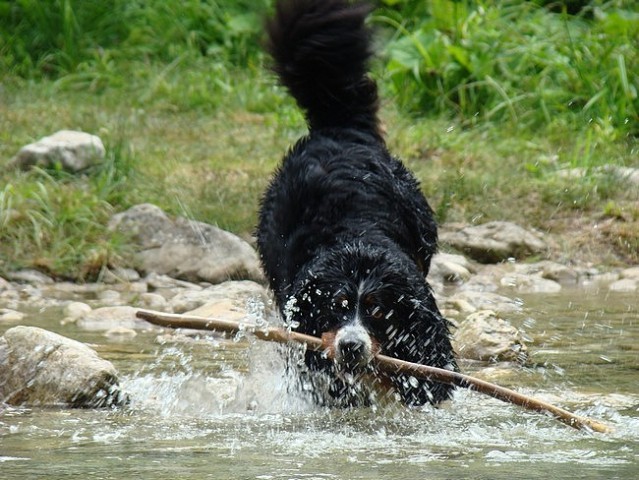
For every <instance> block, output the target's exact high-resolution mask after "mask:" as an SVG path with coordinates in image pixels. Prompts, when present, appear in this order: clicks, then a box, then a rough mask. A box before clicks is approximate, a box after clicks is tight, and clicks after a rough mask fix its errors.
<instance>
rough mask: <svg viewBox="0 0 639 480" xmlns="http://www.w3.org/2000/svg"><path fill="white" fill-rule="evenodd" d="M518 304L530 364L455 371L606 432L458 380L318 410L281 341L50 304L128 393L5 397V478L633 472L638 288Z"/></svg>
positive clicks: (638, 414)
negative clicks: (101, 316)
mask: <svg viewBox="0 0 639 480" xmlns="http://www.w3.org/2000/svg"><path fill="white" fill-rule="evenodd" d="M522 300H523V302H524V305H525V309H524V311H523V313H522V314H518V315H516V316H513V317H511V318H510V320H511V321H512V322H513V323H514V324H515V325H516V326H518V327H519V328H521V329H522V330H524V332H525V334H526V335H527V336H528V337H530V338H531V339H533V340H534V344H533V345H531V348H530V350H531V353H532V355H531V365H530V366H527V367H525V368H522V367H512V366H511V367H508V368H502V367H500V366H492V367H491V368H488V369H486V367H487V365H483V364H463V368H464V370H465V371H466V372H467V373H477V374H480V375H483V376H488V377H489V378H490V379H491V380H492V381H495V382H496V383H499V384H502V385H504V386H507V387H510V388H514V389H516V390H519V391H522V392H523V393H526V394H529V395H533V396H536V397H539V398H541V399H544V400H546V401H550V402H551V403H555V404H558V405H560V406H562V407H564V408H567V409H569V410H572V411H574V412H576V413H578V414H580V415H584V416H590V417H593V418H596V419H599V420H602V421H604V422H606V423H608V424H609V425H611V426H613V427H614V429H615V430H614V432H613V433H611V434H592V433H588V432H583V431H577V430H574V429H571V428H569V427H566V426H565V425H563V424H561V423H559V422H557V421H556V420H554V419H552V418H549V417H547V416H544V415H540V414H538V413H531V412H526V411H523V410H522V409H520V408H519V407H515V406H511V405H507V404H505V403H502V402H500V401H497V400H494V399H491V398H488V397H485V396H482V395H480V394H477V393H472V392H468V391H459V392H458V393H457V395H456V396H455V398H454V399H453V400H452V401H451V402H450V403H449V404H447V405H445V406H443V407H442V408H439V409H433V408H425V409H415V410H407V409H404V408H402V407H399V406H396V405H394V406H393V405H389V406H384V407H381V406H380V407H377V408H361V409H351V410H325V409H318V408H316V407H313V406H312V405H309V404H308V403H306V402H305V401H304V399H302V398H298V397H297V396H296V395H294V394H293V393H291V392H289V391H287V381H286V378H285V377H286V375H285V373H284V372H285V369H284V366H283V363H282V362H281V360H280V358H279V356H278V354H277V349H278V348H280V347H275V346H272V345H270V344H265V343H255V342H251V341H248V340H242V341H239V342H234V341H232V340H224V339H221V338H219V337H215V336H203V337H202V338H201V339H199V340H198V341H196V342H193V341H189V342H175V341H171V340H167V338H166V337H162V338H158V334H157V332H156V333H151V332H147V333H141V334H139V335H138V336H136V337H135V338H126V337H125V338H119V339H110V338H107V337H104V336H102V335H101V334H96V333H94V332H93V333H88V332H82V331H79V330H77V329H75V327H73V325H65V326H61V325H60V323H59V318H60V316H59V311H56V310H55V309H54V310H53V311H50V312H44V314H42V313H38V319H39V320H38V321H37V324H38V325H39V326H43V327H45V328H49V329H51V330H54V331H57V332H59V333H61V334H64V335H67V336H70V337H73V338H77V339H80V340H83V341H86V342H90V343H91V344H92V345H94V346H95V348H96V349H97V350H98V351H99V352H100V354H101V356H103V357H105V358H107V359H109V360H111V361H112V362H113V363H114V364H115V365H116V367H118V369H119V370H120V372H121V374H122V377H123V381H122V383H123V385H124V387H125V389H126V390H127V391H128V392H129V393H130V395H131V398H132V402H131V405H130V406H129V407H127V408H122V409H118V410H69V409H42V408H24V407H9V408H5V409H4V410H3V411H2V412H1V413H0V478H3V479H14V478H20V479H23V478H30V479H38V478H47V479H58V478H64V479H74V478H78V479H86V478H93V479H123V478H153V479H158V480H159V479H176V478H184V479H202V478H214V479H344V480H347V479H348V480H350V479H373V478H375V479H379V478H389V479H390V478H392V479H416V478H428V479H439V478H441V479H444V478H468V479H495V478H513V477H519V478H527V479H537V478H539V479H544V480H546V479H548V478H553V479H555V478H593V479H595V478H605V479H613V478H620V479H634V478H639V372H638V370H639V366H638V365H639V302H638V301H637V299H636V295H633V294H608V293H603V292H601V293H600V292H584V291H581V290H575V291H565V292H562V293H560V294H556V295H548V294H545V295H528V296H525V297H522ZM29 320H30V321H23V322H22V323H24V324H35V316H34V317H33V318H32V319H29ZM10 326H11V325H1V326H0V331H1V330H4V329H6V328H9V327H10Z"/></svg>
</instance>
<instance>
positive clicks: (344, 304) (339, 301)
mask: <svg viewBox="0 0 639 480" xmlns="http://www.w3.org/2000/svg"><path fill="white" fill-rule="evenodd" d="M334 305H335V306H336V307H337V308H341V309H342V310H347V309H348V298H346V295H340V296H338V297H337V298H335V300H334Z"/></svg>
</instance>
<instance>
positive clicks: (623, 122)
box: [0, 0, 639, 280]
mask: <svg viewBox="0 0 639 480" xmlns="http://www.w3.org/2000/svg"><path fill="white" fill-rule="evenodd" d="M245 3H246V2H244V3H242V2H230V1H222V0H220V1H207V2H202V1H195V0H193V1H187V2H177V0H167V1H166V2H161V4H160V3H157V4H156V3H155V2H125V1H115V2H112V6H111V7H110V8H111V10H110V15H106V16H105V15H102V14H100V12H102V10H101V9H102V8H103V7H102V5H103V2H97V1H83V2H81V1H79V0H77V1H73V0H55V1H52V2H33V1H28V0H21V1H19V2H7V1H1V0H0V66H2V67H3V68H2V69H1V71H2V72H4V73H2V74H0V165H3V164H5V163H6V162H7V161H8V160H9V159H10V158H11V157H12V156H13V155H14V154H15V153H16V152H17V151H18V149H19V148H20V147H21V146H22V145H24V144H26V143H29V142H31V141H34V140H35V139H38V138H40V137H42V136H45V135H49V134H51V133H53V132H54V131H57V130H60V129H62V128H74V129H80V130H84V131H88V132H91V133H95V134H97V135H99V136H100V137H101V138H102V139H103V141H104V142H105V144H106V147H107V159H106V162H105V164H104V165H103V166H102V167H100V168H97V169H94V170H92V171H88V172H85V173H83V174H82V175H75V176H71V175H68V174H65V173H64V172H59V171H43V170H34V171H29V172H16V171H7V170H6V169H0V275H1V274H3V273H6V272H8V271H11V270H14V269H18V268H25V267H34V268H38V269H40V270H43V271H46V272H48V273H50V274H51V275H54V276H57V277H63V278H71V279H76V280H90V279H94V278H96V276H97V275H98V274H99V271H100V269H101V268H102V267H103V266H105V265H117V264H118V263H121V261H122V258H124V257H126V256H127V255H129V253H130V252H129V247H128V244H127V242H126V239H125V238H122V237H118V236H116V235H114V234H113V233H112V232H110V231H108V229H107V228H106V225H107V223H108V219H109V217H110V216H111V215H112V214H113V213H114V212H118V211H122V210H125V209H126V208H129V207H130V206H132V205H135V204H137V203H142V202H151V203H155V204H157V205H159V206H160V207H162V208H164V209H165V210H167V211H168V212H170V213H171V214H174V215H183V216H188V217H192V218H196V219H198V220H202V221H206V222H210V223H212V224H217V225H219V226H220V227H222V228H225V229H228V230H231V231H233V232H236V233H238V234H250V233H251V232H252V230H253V227H254V224H255V221H256V212H257V208H258V202H259V197H260V194H261V192H262V191H263V189H264V188H265V186H266V184H267V182H268V178H269V176H270V174H271V172H272V171H273V169H274V168H275V167H276V165H277V163H278V162H279V159H280V158H281V156H282V154H283V152H284V151H285V150H286V148H287V147H288V146H289V145H290V144H291V143H292V142H294V141H295V139H296V138H298V136H299V135H301V134H303V133H304V131H305V129H304V121H303V118H302V116H301V114H300V112H299V111H298V110H297V109H296V107H295V106H294V105H293V102H292V101H291V99H290V98H288V97H287V95H286V93H285V92H284V91H283V90H282V89H281V88H279V87H277V86H276V85H275V83H274V80H273V78H272V77H271V76H270V75H269V74H268V73H267V72H266V68H265V63H266V60H265V58H264V57H263V54H262V52H261V50H260V48H259V37H260V21H259V15H261V14H262V12H264V11H266V10H267V9H268V4H269V3H270V2H268V1H266V0H263V1H261V2H249V3H250V5H252V9H250V10H247V9H246V8H245V7H246V5H248V3H246V4H245ZM382 3H383V5H382V7H383V8H381V9H379V10H378V12H377V13H376V17H375V18H374V19H373V24H374V25H376V26H377V28H378V29H379V30H380V35H381V37H382V40H380V44H381V50H382V52H381V58H380V59H379V60H378V61H377V62H376V63H375V64H374V73H375V76H376V77H377V78H378V79H379V80H380V87H381V89H382V92H383V96H384V98H385V104H384V105H383V110H382V116H383V120H384V123H385V125H386V127H387V129H388V141H389V144H390V147H391V149H392V150H393V151H394V152H395V153H396V154H398V155H399V156H401V157H402V158H403V159H404V160H405V161H406V163H407V164H408V165H409V166H410V167H411V168H412V169H413V170H414V171H415V172H416V174H417V176H418V177H419V178H420V180H421V181H422V185H423V189H424V191H425V193H426V194H427V196H428V198H429V201H430V203H431V204H432V206H433V207H434V209H435V210H436V213H437V216H438V219H439V221H440V222H444V223H452V222H483V221H488V220H492V219H505V220H512V221H515V222H517V223H520V224H523V225H526V226H532V227H536V228H539V229H541V230H544V231H548V232H550V233H553V234H556V235H559V236H561V237H562V238H564V239H566V240H565V241H566V242H567V243H568V244H569V247H568V250H567V254H566V256H567V257H570V256H579V255H580V253H581V252H580V250H582V246H583V244H584V242H586V243H588V245H589V247H592V251H593V252H594V258H595V260H597V259H599V260H600V261H606V262H612V263H614V262H621V263H624V262H627V263H637V262H639V194H638V193H637V189H636V188H635V189H631V188H627V186H626V185H624V184H623V183H620V181H619V179H618V178H616V177H614V176H612V175H611V174H607V173H605V172H604V173H601V172H600V171H599V170H597V167H599V166H601V165H606V164H613V165H619V166H634V167H638V166H639V164H638V162H637V158H638V152H639V145H638V141H637V137H638V135H639V130H638V125H639V118H638V117H637V110H638V104H637V88H639V79H638V74H639V60H638V59H639V45H638V40H637V38H639V35H637V32H639V13H638V10H637V7H636V6H634V4H633V3H631V2H623V1H615V2H606V3H601V2H591V3H590V4H588V3H587V2H582V3H586V7H585V8H582V9H581V10H580V11H579V12H577V14H574V15H573V14H569V13H567V10H564V11H562V9H561V8H560V9H559V11H558V12H555V11H551V10H550V9H548V8H542V7H539V6H538V5H537V4H535V2H514V1H512V2H489V1H483V2H464V1H457V2H452V1H439V0H433V1H431V2H418V1H412V0H411V1H408V0H393V1H391V0H386V1H384V2H382ZM553 5H554V4H553ZM46 8H49V9H50V10H48V11H47V10H46ZM247 11H249V12H251V13H248V14H247V13H246V12H247ZM178 12H179V15H178ZM59 25H61V27H59ZM34 32H36V33H37V34H34ZM52 46H53V47H52ZM575 167H580V168H584V169H585V171H586V172H588V174H587V175H585V176H583V177H580V178H578V179H574V178H573V179H571V178H566V177H562V176H561V175H558V174H557V172H558V171H559V170H562V169H567V168H575ZM598 172H599V173H598ZM595 227H596V228H595ZM580 235H581V236H582V237H583V238H582V239H580V240H579V241H576V237H579V236H580ZM573 237H574V238H573ZM584 239H585V240H584ZM573 240H575V241H573Z"/></svg>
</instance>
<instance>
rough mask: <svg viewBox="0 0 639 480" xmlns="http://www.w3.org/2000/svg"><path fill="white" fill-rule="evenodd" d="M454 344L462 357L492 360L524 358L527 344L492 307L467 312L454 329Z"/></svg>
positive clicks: (521, 359) (518, 359)
mask: <svg viewBox="0 0 639 480" xmlns="http://www.w3.org/2000/svg"><path fill="white" fill-rule="evenodd" d="M453 343H454V346H455V350H456V352H457V354H458V355H459V356H460V357H461V358H467V359H473V360H484V361H493V362H494V361H518V362H522V361H525V359H526V352H527V347H526V345H525V344H524V343H523V340H522V337H521V334H520V333H519V331H518V330H517V329H516V328H515V327H513V326H512V325H511V324H510V323H508V322H507V321H505V320H503V319H501V318H499V317H497V315H496V314H495V312H493V311H491V310H481V311H478V312H475V313H472V314H470V315H469V316H468V317H467V318H466V320H464V321H462V322H461V323H460V325H459V327H458V328H457V330H455V333H454V335H453Z"/></svg>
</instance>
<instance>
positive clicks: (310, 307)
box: [285, 244, 448, 373]
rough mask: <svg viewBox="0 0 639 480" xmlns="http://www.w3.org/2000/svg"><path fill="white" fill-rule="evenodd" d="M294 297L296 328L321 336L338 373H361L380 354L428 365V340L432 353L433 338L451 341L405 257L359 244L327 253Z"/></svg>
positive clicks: (309, 271)
mask: <svg viewBox="0 0 639 480" xmlns="http://www.w3.org/2000/svg"><path fill="white" fill-rule="evenodd" d="M292 291H293V293H292V295H291V296H290V302H289V305H288V309H286V308H285V311H287V313H288V317H289V320H291V321H292V324H293V328H294V329H295V330H297V331H300V332H303V333H307V334H309V335H314V336H323V338H324V341H325V345H327V347H328V350H329V352H330V354H331V355H330V356H331V357H332V358H333V359H334V362H335V365H336V367H337V370H338V371H341V372H346V373H357V372H358V371H361V370H363V369H366V368H367V367H368V366H369V364H370V362H371V360H372V359H373V357H374V355H375V354H376V353H378V352H380V351H381V352H382V353H385V354H388V355H392V356H396V357H399V358H403V359H405V360H410V361H415V362H426V361H429V359H430V353H429V352H431V350H432V349H429V348H425V347H427V345H428V342H429V340H428V338H431V337H432V338H431V339H432V340H433V344H432V346H433V347H434V346H435V341H437V337H438V336H442V338H444V337H445V340H444V341H446V342H447V341H448V339H447V330H446V326H445V321H444V320H443V319H442V318H441V316H439V313H438V312H437V308H436V306H435V304H434V300H433V299H432V295H431V293H430V291H429V289H428V286H427V284H426V283H425V281H424V278H423V274H422V273H421V271H420V270H419V269H418V267H417V266H416V265H415V263H414V262H413V261H412V260H411V259H410V258H409V257H408V256H407V255H405V254H404V253H403V252H398V251H395V250H393V249H381V248H375V247H370V246H368V245H363V244H354V245H346V246H343V247H340V248H339V249H335V250H330V251H328V252H324V253H323V254H322V255H320V256H318V258H317V259H316V260H315V261H314V262H312V264H310V265H309V266H308V268H306V269H305V270H304V271H303V272H302V275H301V276H300V277H298V281H297V282H296V284H295V285H294V286H293V289H292ZM429 330H430V331H429ZM429 363H431V364H432V363H433V362H429ZM437 363H440V362H437Z"/></svg>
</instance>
